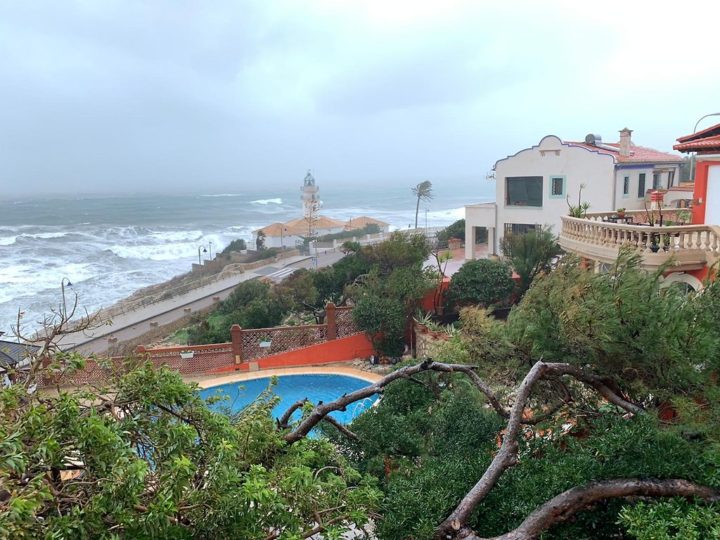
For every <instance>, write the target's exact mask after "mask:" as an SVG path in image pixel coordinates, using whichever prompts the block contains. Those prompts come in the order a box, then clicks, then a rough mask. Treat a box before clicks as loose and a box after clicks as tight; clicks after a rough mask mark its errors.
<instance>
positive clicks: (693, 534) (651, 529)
mask: <svg viewBox="0 0 720 540" xmlns="http://www.w3.org/2000/svg"><path fill="white" fill-rule="evenodd" d="M620 523H621V524H622V525H623V526H624V527H625V528H626V529H627V532H628V534H629V535H630V536H631V537H632V538H637V539H638V540H703V539H708V540H710V539H715V540H717V539H718V538H720V505H718V504H714V505H710V506H698V505H696V504H692V503H689V502H688V501H686V500H684V499H671V500H669V501H663V502H657V503H645V502H639V503H638V504H636V505H635V506H628V507H625V508H623V510H622V511H621V512H620Z"/></svg>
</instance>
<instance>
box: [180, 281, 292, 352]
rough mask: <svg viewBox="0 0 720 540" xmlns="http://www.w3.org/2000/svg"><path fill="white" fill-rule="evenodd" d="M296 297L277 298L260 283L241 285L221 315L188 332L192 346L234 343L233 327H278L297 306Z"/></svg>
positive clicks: (212, 317)
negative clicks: (232, 341)
mask: <svg viewBox="0 0 720 540" xmlns="http://www.w3.org/2000/svg"><path fill="white" fill-rule="evenodd" d="M293 301H294V297H293V296H281V295H278V294H274V292H273V291H272V289H271V287H270V285H269V284H267V283H265V282H262V281H259V280H248V281H243V282H242V283H240V284H239V285H238V286H237V287H235V289H234V290H233V292H232V293H230V296H228V297H227V298H226V299H225V300H224V301H222V302H220V305H219V306H218V308H217V311H216V312H214V313H213V315H211V316H210V317H207V318H204V319H203V320H201V321H199V323H198V324H196V325H195V326H191V327H190V328H189V330H188V340H189V343H190V344H198V343H200V344H202V343H225V342H228V341H230V327H231V326H232V325H233V324H239V325H240V326H242V327H243V328H269V327H273V326H277V325H278V324H280V322H281V321H282V319H283V317H284V316H285V314H286V313H287V312H288V310H289V309H290V307H291V306H292V305H293Z"/></svg>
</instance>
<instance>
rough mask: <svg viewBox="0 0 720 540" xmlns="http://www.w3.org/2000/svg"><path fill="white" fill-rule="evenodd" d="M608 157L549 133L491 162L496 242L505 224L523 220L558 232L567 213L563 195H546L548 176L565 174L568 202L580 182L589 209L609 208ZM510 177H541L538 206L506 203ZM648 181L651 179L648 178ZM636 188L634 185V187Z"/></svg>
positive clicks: (574, 197)
mask: <svg viewBox="0 0 720 540" xmlns="http://www.w3.org/2000/svg"><path fill="white" fill-rule="evenodd" d="M614 172H615V164H614V160H613V158H612V156H608V155H605V154H599V153H597V152H593V151H591V150H588V149H585V148H582V147H578V146H571V145H567V144H563V143H562V141H561V140H560V139H559V138H558V137H555V136H553V135H548V136H547V137H544V138H543V139H542V140H541V141H540V143H539V144H538V146H534V147H532V148H528V149H526V150H522V151H520V152H518V153H517V154H515V155H514V156H510V157H508V158H505V159H503V160H500V161H498V162H497V164H496V165H495V182H496V189H495V192H496V201H497V228H498V230H497V232H498V234H497V235H496V242H497V243H498V244H496V246H497V245H499V240H500V238H501V237H502V235H503V234H504V227H505V224H506V223H527V224H539V225H549V226H552V230H553V233H554V234H556V235H557V234H559V233H560V226H561V220H560V218H561V217H562V216H566V215H567V213H568V204H567V201H566V199H565V197H564V196H563V197H560V198H551V197H550V178H551V177H553V176H564V177H565V195H569V196H570V202H571V204H577V200H578V192H579V190H580V184H584V185H585V187H584V188H583V191H582V199H581V200H582V201H587V202H589V203H590V211H596V212H600V211H608V210H612V209H614V208H615V207H613V205H612V203H613V198H612V183H613V178H614V177H615V174H614ZM512 176H542V177H543V205H542V207H530V206H508V205H507V204H506V199H505V178H507V177H512ZM651 181H652V178H651ZM636 189H637V188H636Z"/></svg>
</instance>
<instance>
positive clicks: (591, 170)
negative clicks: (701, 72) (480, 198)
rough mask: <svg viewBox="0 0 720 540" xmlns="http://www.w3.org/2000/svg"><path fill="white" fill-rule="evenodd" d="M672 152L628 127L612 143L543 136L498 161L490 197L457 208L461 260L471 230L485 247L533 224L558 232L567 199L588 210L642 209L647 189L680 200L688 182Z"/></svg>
mask: <svg viewBox="0 0 720 540" xmlns="http://www.w3.org/2000/svg"><path fill="white" fill-rule="evenodd" d="M682 161H683V160H682V157H681V156H679V155H677V154H669V153H665V152H660V151H658V150H654V149H652V148H646V147H643V146H638V145H636V144H635V143H634V142H633V140H632V130H630V129H627V128H625V129H622V130H621V131H620V139H619V141H618V142H614V143H605V142H603V140H602V137H601V136H600V135H595V134H589V135H587V136H586V137H585V140H584V141H582V142H578V141H563V140H561V139H560V138H559V137H556V136H554V135H547V136H545V137H543V138H542V139H541V140H540V142H539V143H538V144H537V145H536V146H533V147H530V148H525V149H523V150H520V151H519V152H517V153H516V154H514V155H512V156H508V157H506V158H503V159H501V160H499V161H498V162H497V163H495V166H494V167H493V171H494V175H492V176H491V178H492V179H494V180H495V183H496V202H494V203H485V204H474V205H468V206H466V207H465V227H466V228H465V231H466V232H465V238H466V243H465V258H466V259H473V258H475V257H476V254H475V252H474V248H475V240H476V238H477V237H478V229H486V231H487V237H488V251H489V252H490V253H493V254H496V253H499V251H500V242H501V240H502V237H503V236H504V235H506V234H510V233H523V232H526V231H528V230H532V229H535V228H536V227H538V226H549V227H552V229H553V231H554V232H555V233H556V234H557V233H558V232H559V231H560V228H561V225H562V222H561V217H562V216H565V215H567V214H568V205H569V204H573V205H578V204H579V203H578V201H579V202H580V203H582V202H585V201H587V202H589V203H590V207H591V208H592V209H601V210H605V211H609V210H615V209H618V208H623V209H627V210H639V209H644V207H645V205H646V202H647V198H648V193H649V192H650V191H652V190H662V191H663V192H666V193H667V195H666V197H665V203H666V204H673V205H676V206H687V205H689V202H690V200H691V199H692V196H693V193H692V186H691V185H688V184H681V183H680V182H679V179H680V164H681V163H682Z"/></svg>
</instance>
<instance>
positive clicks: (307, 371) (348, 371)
mask: <svg viewBox="0 0 720 540" xmlns="http://www.w3.org/2000/svg"><path fill="white" fill-rule="evenodd" d="M274 375H277V376H281V375H346V376H348V377H355V378H356V379H363V380H365V381H367V382H369V383H374V382H376V381H379V380H380V379H382V377H383V376H382V375H378V374H377V373H371V372H369V371H364V370H362V369H357V368H354V367H351V366H348V365H342V364H338V365H323V366H304V367H296V368H278V369H263V370H260V371H252V372H247V371H245V372H242V373H233V374H230V375H223V376H221V377H218V376H217V375H202V376H198V377H184V379H185V381H186V382H195V383H197V384H198V386H200V388H210V387H211V386H218V385H220V384H227V383H231V382H238V381H250V380H252V379H263V378H265V377H272V376H274Z"/></svg>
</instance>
